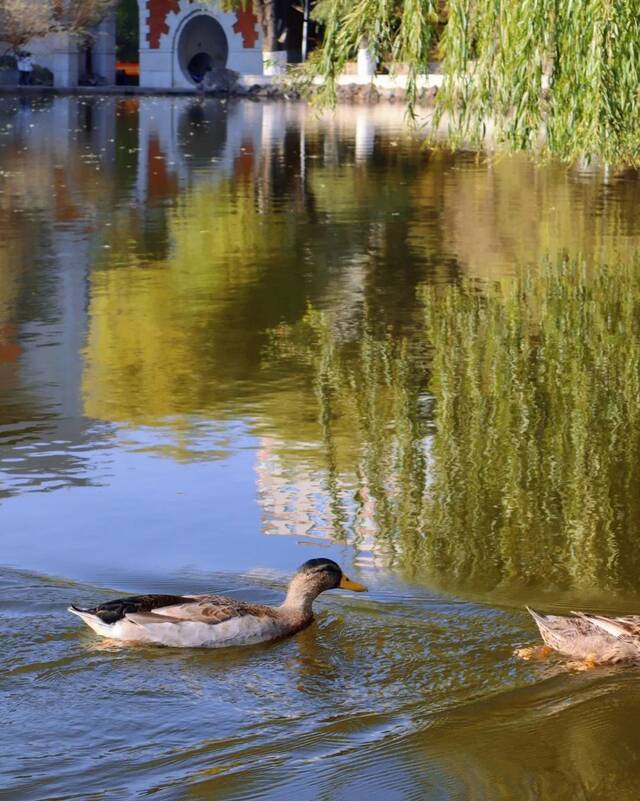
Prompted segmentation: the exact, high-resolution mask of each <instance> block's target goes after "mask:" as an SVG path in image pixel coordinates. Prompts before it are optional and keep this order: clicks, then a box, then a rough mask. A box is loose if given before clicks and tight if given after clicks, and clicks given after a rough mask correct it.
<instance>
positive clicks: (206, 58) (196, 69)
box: [187, 53, 213, 83]
mask: <svg viewBox="0 0 640 801" xmlns="http://www.w3.org/2000/svg"><path fill="white" fill-rule="evenodd" d="M212 69H213V60H212V58H211V56H210V55H209V53H196V55H195V56H194V57H193V58H192V59H191V61H190V62H189V63H188V64H187V72H188V73H189V77H190V78H191V80H192V81H194V82H195V83H200V81H201V80H203V78H204V76H205V75H206V74H207V72H210V71H211V70H212Z"/></svg>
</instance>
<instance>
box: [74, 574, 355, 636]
mask: <svg viewBox="0 0 640 801" xmlns="http://www.w3.org/2000/svg"><path fill="white" fill-rule="evenodd" d="M336 587H342V588H344V589H352V590H356V591H360V590H363V589H364V587H362V586H361V585H358V584H357V583H356V582H352V581H350V580H349V579H347V578H346V577H345V576H343V574H342V570H341V569H340V567H339V566H338V565H337V564H336V563H335V562H333V561H332V560H330V559H310V560H309V561H308V562H305V563H304V565H302V566H301V567H300V568H299V569H298V571H297V572H296V574H295V575H294V577H293V578H292V580H291V582H290V583H289V588H288V591H287V597H286V598H285V600H284V603H283V604H282V605H281V606H278V607H273V606H266V605H264V604H253V603H247V602H245V601H237V600H235V599H233V598H227V597H225V596H222V595H135V596H130V597H127V598H118V599H117V600H115V601H108V602H107V603H104V604H100V605H99V606H95V607H93V608H90V609H83V608H80V607H75V606H73V607H70V608H69V611H71V612H73V613H74V614H76V615H78V616H79V617H81V618H82V619H83V620H84V621H85V623H87V625H88V626H90V627H91V628H92V629H93V630H94V631H96V632H97V633H98V634H101V635H102V636H105V637H111V638H113V639H121V640H131V641H144V642H158V643H163V644H165V645H179V646H189V645H207V646H210V647H220V646H221V645H233V644H247V643H250V642H264V641H267V640H274V639H278V638H280V637H285V636H289V635H291V634H295V633H296V632H298V631H300V630H301V629H303V628H305V627H306V626H308V625H309V624H310V623H311V621H312V620H313V610H312V606H313V601H314V600H315V598H317V596H318V595H319V594H320V593H321V592H324V591H325V590H330V589H334V588H336Z"/></svg>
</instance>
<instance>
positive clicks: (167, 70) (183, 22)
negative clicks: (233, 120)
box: [0, 0, 263, 89]
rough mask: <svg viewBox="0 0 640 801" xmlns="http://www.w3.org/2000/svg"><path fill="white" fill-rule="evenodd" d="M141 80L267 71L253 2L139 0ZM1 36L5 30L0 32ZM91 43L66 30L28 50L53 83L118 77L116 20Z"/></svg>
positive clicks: (190, 82) (165, 84)
mask: <svg viewBox="0 0 640 801" xmlns="http://www.w3.org/2000/svg"><path fill="white" fill-rule="evenodd" d="M138 11H139V31H140V33H139V68H140V78H139V83H140V86H142V87H148V88H156V89H188V88H192V87H195V86H196V84H197V83H198V82H199V80H200V79H201V78H202V76H203V75H205V74H206V73H207V72H208V71H209V70H215V69H216V68H226V69H229V70H233V71H235V72H238V73H240V74H241V75H261V74H262V72H263V55H262V33H261V31H260V26H259V25H258V20H257V18H256V16H255V14H254V13H253V11H252V9H251V7H250V5H249V6H248V7H245V8H238V9H237V10H235V11H232V12H224V11H222V10H221V9H220V6H219V5H218V4H217V3H216V2H215V0H214V2H211V3H197V2H192V1H191V0H138ZM0 36H1V33H0ZM93 39H94V40H93V43H92V45H91V47H86V45H84V44H82V43H80V42H78V40H77V39H75V38H74V37H70V36H67V35H64V36H62V35H59V36H50V37H48V38H46V39H39V40H34V41H32V42H31V43H30V44H29V45H27V46H26V48H25V49H27V50H29V51H31V52H32V54H33V59H34V62H35V63H36V64H39V65H41V66H43V67H46V68H48V69H50V70H51V72H52V73H53V75H54V85H55V86H56V87H60V88H66V87H74V86H77V85H78V84H79V83H80V82H81V80H82V78H83V76H88V75H96V76H100V77H101V78H102V79H104V81H106V84H107V85H110V84H114V83H115V82H116V19H115V14H114V15H112V16H110V17H109V18H107V19H105V20H104V21H103V22H102V23H101V24H100V25H99V26H98V27H97V28H96V30H95V35H94V37H93Z"/></svg>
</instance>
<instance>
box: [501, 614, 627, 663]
mask: <svg viewBox="0 0 640 801" xmlns="http://www.w3.org/2000/svg"><path fill="white" fill-rule="evenodd" d="M527 611H528V612H529V614H530V615H531V617H532V618H533V619H534V621H535V623H536V625H537V627H538V631H539V632H540V635H541V637H542V640H543V642H544V646H542V647H541V648H521V649H518V650H517V651H516V655H518V656H521V657H523V658H525V659H531V658H536V657H538V658H544V657H546V656H548V655H550V654H551V653H552V652H554V651H555V652H556V653H559V654H561V655H562V656H566V657H570V658H571V659H573V660H576V662H579V663H583V664H584V665H585V666H586V667H595V666H596V665H615V664H620V663H625V662H626V663H640V615H629V616H627V617H606V616H605V615H592V614H587V613H585V612H572V613H571V614H570V615H544V614H541V613H540V612H536V611H535V610H533V609H529V607H527Z"/></svg>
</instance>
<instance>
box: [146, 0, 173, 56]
mask: <svg viewBox="0 0 640 801" xmlns="http://www.w3.org/2000/svg"><path fill="white" fill-rule="evenodd" d="M179 11H180V0H147V12H148V14H147V29H148V32H147V41H148V42H149V47H151V48H152V49H154V50H157V49H158V48H159V47H160V39H161V38H162V36H163V35H164V34H165V33H169V26H168V25H167V17H168V16H169V14H171V13H173V14H177V13H178V12H179Z"/></svg>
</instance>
